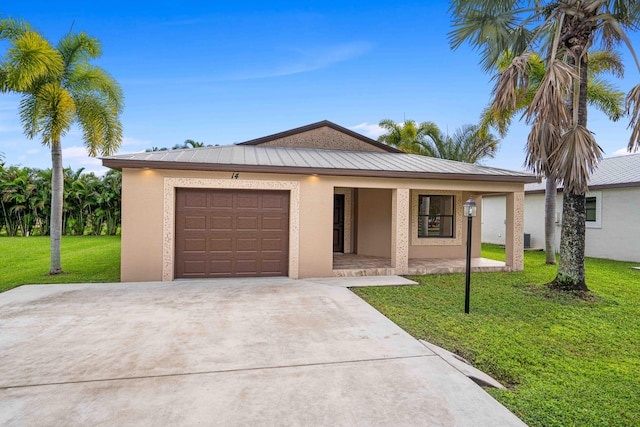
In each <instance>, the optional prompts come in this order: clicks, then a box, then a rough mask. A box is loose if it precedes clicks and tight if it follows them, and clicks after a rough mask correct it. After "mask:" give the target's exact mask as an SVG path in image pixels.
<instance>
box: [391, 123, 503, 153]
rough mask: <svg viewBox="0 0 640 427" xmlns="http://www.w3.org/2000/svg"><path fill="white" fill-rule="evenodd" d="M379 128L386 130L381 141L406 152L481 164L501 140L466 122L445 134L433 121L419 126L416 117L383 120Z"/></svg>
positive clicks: (495, 149)
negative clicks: (396, 121)
mask: <svg viewBox="0 0 640 427" xmlns="http://www.w3.org/2000/svg"><path fill="white" fill-rule="evenodd" d="M379 126H380V127H382V128H383V129H386V130H387V133H385V134H383V135H381V136H380V137H379V138H378V141H380V142H384V143H385V144H387V145H391V146H393V147H396V148H398V149H400V150H402V151H404V152H406V153H410V154H420V155H423V156H429V157H437V158H440V159H448V160H456V161H459V162H466V163H478V162H480V161H482V160H483V159H485V158H487V157H488V158H493V157H494V156H495V154H496V152H497V150H498V143H499V142H500V141H498V140H497V139H496V138H495V137H494V136H493V135H492V134H491V133H489V132H488V131H486V130H485V131H484V132H480V128H479V127H478V126H475V125H464V126H462V127H461V128H460V129H457V130H456V131H455V132H454V134H453V135H445V134H444V133H442V131H441V130H440V128H438V126H437V125H436V124H435V123H433V122H423V123H420V124H419V125H417V124H416V122H415V121H413V120H406V121H405V122H404V123H402V124H399V123H395V122H394V121H392V120H388V119H386V120H382V121H381V122H380V124H379Z"/></svg>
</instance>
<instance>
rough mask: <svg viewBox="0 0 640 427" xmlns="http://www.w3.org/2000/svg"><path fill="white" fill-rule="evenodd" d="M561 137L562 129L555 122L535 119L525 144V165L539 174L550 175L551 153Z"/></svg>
mask: <svg viewBox="0 0 640 427" xmlns="http://www.w3.org/2000/svg"><path fill="white" fill-rule="evenodd" d="M561 137H562V131H561V129H560V128H558V127H557V126H555V125H554V124H553V123H550V122H546V121H544V120H535V121H534V122H533V125H532V126H531V132H530V133H529V136H528V137H527V144H526V146H525V153H526V157H525V166H526V167H527V168H528V169H531V170H532V171H533V172H534V173H535V174H537V175H538V176H549V174H550V172H551V171H552V167H551V160H550V158H551V154H552V153H553V152H554V151H555V149H556V147H557V146H558V144H559V143H560V138H561Z"/></svg>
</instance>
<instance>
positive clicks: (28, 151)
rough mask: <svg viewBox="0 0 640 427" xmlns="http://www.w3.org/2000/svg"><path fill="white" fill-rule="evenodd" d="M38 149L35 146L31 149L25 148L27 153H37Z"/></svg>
mask: <svg viewBox="0 0 640 427" xmlns="http://www.w3.org/2000/svg"><path fill="white" fill-rule="evenodd" d="M39 152H40V150H38V149H37V148H32V149H31V150H27V154H38V153H39Z"/></svg>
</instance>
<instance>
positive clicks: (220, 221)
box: [200, 215, 234, 233]
mask: <svg viewBox="0 0 640 427" xmlns="http://www.w3.org/2000/svg"><path fill="white" fill-rule="evenodd" d="M233 229H234V226H233V216H231V215H225V216H219V215H210V216H209V226H208V227H204V228H203V229H202V230H200V231H201V232H203V233H207V232H209V231H210V230H217V231H228V232H231V231H233Z"/></svg>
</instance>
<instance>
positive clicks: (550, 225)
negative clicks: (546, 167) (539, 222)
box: [544, 174, 558, 264]
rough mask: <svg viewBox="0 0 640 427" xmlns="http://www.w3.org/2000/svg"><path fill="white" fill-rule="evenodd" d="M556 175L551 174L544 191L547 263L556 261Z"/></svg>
mask: <svg viewBox="0 0 640 427" xmlns="http://www.w3.org/2000/svg"><path fill="white" fill-rule="evenodd" d="M557 191H558V185H557V182H556V177H555V176H553V175H551V174H550V175H549V176H548V177H547V185H546V188H545V192H544V251H545V254H546V262H547V264H555V263H556V194H557Z"/></svg>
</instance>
